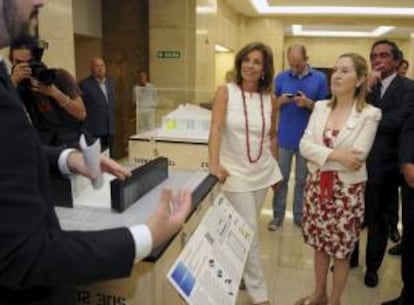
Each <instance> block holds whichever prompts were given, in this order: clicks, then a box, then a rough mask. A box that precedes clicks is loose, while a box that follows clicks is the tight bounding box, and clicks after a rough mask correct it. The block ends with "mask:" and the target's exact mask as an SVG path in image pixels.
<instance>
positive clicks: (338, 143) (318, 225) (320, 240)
mask: <svg viewBox="0 0 414 305" xmlns="http://www.w3.org/2000/svg"><path fill="white" fill-rule="evenodd" d="M367 73H368V67H367V63H366V61H365V59H364V58H363V57H362V56H361V55H359V54H355V53H348V54H343V55H341V56H340V57H339V59H338V60H337V62H336V64H335V66H334V69H333V73H332V77H331V91H332V99H331V100H325V101H320V102H318V103H316V104H315V107H314V110H313V112H312V114H311V117H310V121H309V124H308V126H307V128H306V130H305V133H304V135H303V137H302V140H301V141H300V152H301V153H302V155H303V156H304V157H305V159H306V160H307V162H308V163H307V165H308V169H309V174H308V177H307V180H306V186H305V200H304V208H303V226H302V229H303V236H304V239H305V242H306V243H307V244H309V245H311V246H312V247H313V248H314V249H315V254H314V264H315V267H314V270H315V281H316V282H315V288H314V291H313V293H312V294H311V295H310V296H307V297H304V298H301V299H300V300H298V301H297V302H296V303H295V304H296V305H311V304H314V305H316V304H329V305H339V304H340V302H341V295H342V292H343V290H344V288H345V285H346V282H347V278H348V272H349V259H350V256H351V253H352V251H353V249H354V247H355V244H356V242H357V241H358V238H359V233H360V230H361V227H362V222H363V219H364V191H365V181H366V180H367V172H366V169H365V159H366V157H367V155H368V153H369V151H370V149H371V146H372V143H373V142H374V138H375V133H376V131H377V127H378V123H379V120H380V119H381V111H380V110H379V109H378V108H375V107H373V106H371V105H369V104H367V101H366V93H367ZM331 257H332V258H333V260H334V268H333V280H332V290H331V292H330V293H329V295H328V293H327V274H328V269H329V261H330V258H331Z"/></svg>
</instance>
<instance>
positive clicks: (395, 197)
mask: <svg viewBox="0 0 414 305" xmlns="http://www.w3.org/2000/svg"><path fill="white" fill-rule="evenodd" d="M399 198H400V196H399V192H398V187H397V189H396V190H392V193H391V194H390V200H391V202H390V205H389V208H390V210H389V224H390V228H394V229H397V225H398V210H399V206H400V201H399Z"/></svg>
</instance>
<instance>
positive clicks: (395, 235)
mask: <svg viewBox="0 0 414 305" xmlns="http://www.w3.org/2000/svg"><path fill="white" fill-rule="evenodd" d="M388 237H389V238H390V240H391V241H392V242H394V243H398V242H399V241H400V240H401V235H400V232H399V231H398V229H397V228H390V233H389V234H388Z"/></svg>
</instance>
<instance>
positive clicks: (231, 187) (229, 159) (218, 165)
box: [209, 42, 282, 304]
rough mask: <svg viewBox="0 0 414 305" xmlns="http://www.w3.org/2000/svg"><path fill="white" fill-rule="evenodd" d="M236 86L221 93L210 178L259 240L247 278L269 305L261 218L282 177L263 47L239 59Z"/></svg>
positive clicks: (255, 295) (255, 297)
mask: <svg viewBox="0 0 414 305" xmlns="http://www.w3.org/2000/svg"><path fill="white" fill-rule="evenodd" d="M234 71H235V77H234V82H231V83H228V84H226V85H223V86H221V87H219V88H218V89H217V92H216V95H215V98H214V104H213V112H212V120H211V129H210V138H209V167H210V173H211V174H212V175H214V176H216V177H217V178H218V179H219V181H220V182H221V183H222V190H223V191H224V194H225V196H226V197H227V198H228V199H229V201H230V202H231V204H232V205H233V206H234V208H235V209H236V210H237V211H238V212H239V213H240V214H241V215H242V216H243V217H244V218H245V220H246V221H247V223H248V224H249V225H250V227H251V228H252V229H253V231H254V233H255V235H254V238H253V241H252V245H251V249H250V252H249V255H248V258H247V263H246V267H245V271H244V275H243V279H244V283H245V286H246V289H247V293H248V294H249V296H250V298H251V300H252V303H253V304H270V303H269V296H268V289H267V285H266V279H265V275H264V272H263V268H262V264H261V261H260V249H259V237H258V233H259V230H258V219H259V214H260V210H261V207H262V205H263V203H264V200H265V198H266V193H267V190H268V188H269V187H270V186H274V187H275V186H276V184H277V183H278V182H279V181H280V179H281V178H282V176H281V173H280V170H279V166H278V164H277V139H276V133H275V131H276V128H275V123H276V117H277V105H276V100H275V98H274V97H272V95H271V84H272V78H273V55H272V51H271V49H270V48H269V47H268V46H267V45H265V44H263V43H260V42H253V43H249V44H247V45H245V46H244V47H243V48H242V49H241V50H240V51H239V52H238V53H237V55H236V58H235V63H234Z"/></svg>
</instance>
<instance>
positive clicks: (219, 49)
mask: <svg viewBox="0 0 414 305" xmlns="http://www.w3.org/2000/svg"><path fill="white" fill-rule="evenodd" d="M214 50H215V51H216V52H221V53H224V52H231V50H230V49H229V48H226V47H224V46H222V45H220V44H216V45H214Z"/></svg>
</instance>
